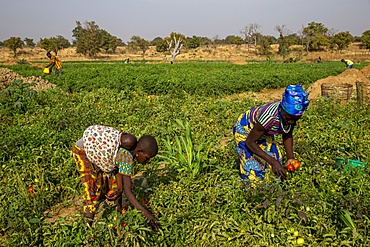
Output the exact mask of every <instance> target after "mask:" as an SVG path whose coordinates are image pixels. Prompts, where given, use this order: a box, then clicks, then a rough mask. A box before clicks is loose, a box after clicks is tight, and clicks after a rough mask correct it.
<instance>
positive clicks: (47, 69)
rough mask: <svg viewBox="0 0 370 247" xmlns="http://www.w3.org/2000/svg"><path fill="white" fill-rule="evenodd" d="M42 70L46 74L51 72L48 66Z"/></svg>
mask: <svg viewBox="0 0 370 247" xmlns="http://www.w3.org/2000/svg"><path fill="white" fill-rule="evenodd" d="M43 72H44V74H48V75H50V72H51V71H50V69H49V68H45V69H44V71H43Z"/></svg>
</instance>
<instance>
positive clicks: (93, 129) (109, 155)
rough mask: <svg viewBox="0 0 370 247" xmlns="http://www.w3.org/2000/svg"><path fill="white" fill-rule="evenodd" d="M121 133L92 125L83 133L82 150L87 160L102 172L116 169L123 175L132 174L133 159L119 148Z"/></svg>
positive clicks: (127, 152)
mask: <svg viewBox="0 0 370 247" xmlns="http://www.w3.org/2000/svg"><path fill="white" fill-rule="evenodd" d="M120 137H121V132H120V131H118V130H116V129H114V128H112V127H107V126H102V125H92V126H90V127H88V128H87V129H86V130H85V131H84V133H83V137H82V140H83V148H84V150H85V152H86V155H87V158H88V159H89V160H90V161H91V162H92V163H94V164H95V165H96V166H98V167H99V168H100V169H101V170H102V171H104V172H107V173H110V172H113V171H114V170H115V169H116V168H117V167H118V172H119V173H120V174H124V175H131V174H132V165H133V163H134V158H133V156H132V154H131V153H130V152H129V151H128V150H126V149H125V148H123V147H120Z"/></svg>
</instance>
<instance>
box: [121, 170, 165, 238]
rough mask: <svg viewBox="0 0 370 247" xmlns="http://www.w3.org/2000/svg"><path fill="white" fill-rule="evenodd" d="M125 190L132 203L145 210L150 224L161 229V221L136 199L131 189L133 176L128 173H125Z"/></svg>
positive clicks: (144, 212)
mask: <svg viewBox="0 0 370 247" xmlns="http://www.w3.org/2000/svg"><path fill="white" fill-rule="evenodd" d="M122 177H123V191H124V192H125V195H126V197H127V199H128V200H129V201H130V203H131V204H132V205H133V206H134V207H135V208H136V209H138V210H140V211H141V212H143V214H144V216H145V218H147V219H148V220H149V223H150V226H151V227H152V228H153V229H154V230H155V231H158V230H159V223H158V222H157V220H156V219H155V217H154V216H153V215H152V214H151V213H150V212H149V211H148V210H146V208H144V207H143V206H142V205H141V204H140V202H139V201H138V200H137V199H136V196H135V195H134V193H133V192H132V190H131V187H132V182H131V177H130V176H127V175H123V176H122Z"/></svg>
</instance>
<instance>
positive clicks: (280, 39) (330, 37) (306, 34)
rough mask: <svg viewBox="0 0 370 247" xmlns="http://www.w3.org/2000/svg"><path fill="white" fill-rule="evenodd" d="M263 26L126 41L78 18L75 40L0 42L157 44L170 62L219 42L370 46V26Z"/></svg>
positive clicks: (14, 40) (15, 44) (284, 50)
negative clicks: (267, 31) (270, 29)
mask: <svg viewBox="0 0 370 247" xmlns="http://www.w3.org/2000/svg"><path fill="white" fill-rule="evenodd" d="M261 29H262V26H261V25H259V24H258V23H250V24H248V25H247V26H245V27H244V28H243V29H242V30H241V31H240V36H238V35H229V36H227V37H225V38H224V39H221V38H219V37H218V36H217V35H216V36H215V37H214V38H212V39H210V38H207V37H201V36H195V35H193V36H192V37H185V36H184V35H182V34H180V33H176V32H172V33H171V34H170V35H169V36H168V37H164V38H162V37H156V38H154V39H153V40H151V41H149V40H145V39H143V38H141V37H140V36H138V35H134V36H132V37H131V39H130V41H128V42H127V44H125V43H124V42H123V41H122V40H121V39H119V38H117V37H116V36H114V35H112V34H110V33H109V32H108V31H106V30H104V29H101V28H100V27H99V26H98V25H97V24H96V23H95V22H94V21H86V22H84V23H83V24H82V23H81V22H79V21H76V27H75V28H74V29H73V30H72V37H73V41H72V44H71V43H70V42H69V41H68V40H67V39H66V38H64V37H63V36H61V35H57V36H56V37H50V38H41V39H40V41H39V42H37V44H35V43H34V41H33V39H30V38H25V39H23V40H22V39H21V38H20V37H10V38H9V39H7V40H5V41H0V46H5V47H8V48H9V49H10V50H11V51H12V52H13V54H14V57H16V56H17V51H18V50H19V49H21V48H23V47H31V48H33V47H36V46H37V47H40V48H42V49H44V50H45V51H47V52H51V51H52V52H54V53H55V54H58V52H59V51H60V50H62V49H64V48H68V47H70V46H73V47H75V48H76V52H77V53H80V54H83V55H85V56H87V57H90V58H95V57H96V55H97V54H98V53H101V52H105V53H116V49H117V47H118V46H128V48H129V49H133V50H139V51H141V52H142V56H143V59H144V58H145V53H146V51H147V50H148V49H149V47H150V46H155V47H156V51H157V52H161V53H166V52H168V53H169V54H171V59H170V61H171V63H173V61H174V59H175V57H176V56H177V55H178V54H179V53H180V51H181V49H183V48H186V49H195V48H198V47H201V46H211V47H216V46H218V45H224V44H227V45H230V44H232V45H235V46H236V47H239V46H241V45H242V44H247V45H248V51H249V49H250V47H252V46H253V47H254V48H255V51H256V52H258V53H259V54H261V55H269V54H272V52H271V50H272V49H271V45H273V44H277V45H278V53H279V54H280V55H282V56H283V57H285V56H286V55H288V54H289V53H290V52H291V50H292V49H291V47H292V46H293V45H301V46H303V47H304V49H305V51H306V52H311V51H321V50H325V49H330V50H337V51H341V50H343V49H345V48H347V47H348V46H349V44H351V43H352V42H361V43H362V47H363V48H364V49H370V30H367V31H364V32H363V33H362V36H361V37H356V36H352V35H351V34H350V33H349V32H348V31H342V32H337V33H336V32H334V31H333V30H332V29H328V28H327V27H325V25H324V24H322V23H317V22H311V23H308V25H307V26H305V27H303V26H302V28H301V30H299V31H298V32H297V33H293V32H291V31H290V30H289V29H288V28H287V27H286V25H276V26H275V30H276V31H277V33H278V35H277V38H276V37H274V36H270V35H263V34H262V33H261Z"/></svg>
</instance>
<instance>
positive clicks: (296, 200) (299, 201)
mask: <svg viewBox="0 0 370 247" xmlns="http://www.w3.org/2000/svg"><path fill="white" fill-rule="evenodd" d="M293 200H294V201H295V202H296V203H298V204H299V205H304V202H302V201H301V200H299V199H298V198H297V197H294V198H293Z"/></svg>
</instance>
